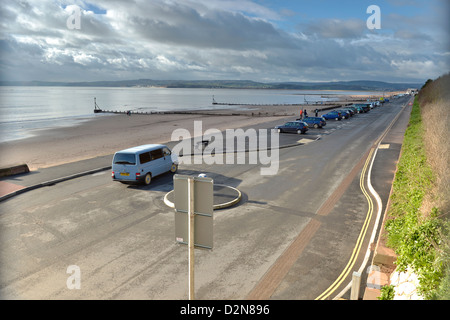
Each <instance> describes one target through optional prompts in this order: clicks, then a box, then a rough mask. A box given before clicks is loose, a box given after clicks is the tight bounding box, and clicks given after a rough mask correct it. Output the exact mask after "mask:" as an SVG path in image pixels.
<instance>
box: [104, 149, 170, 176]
mask: <svg viewBox="0 0 450 320" xmlns="http://www.w3.org/2000/svg"><path fill="white" fill-rule="evenodd" d="M173 156H174V155H172V152H171V150H170V149H169V148H168V147H167V146H165V145H161V144H149V145H143V146H138V147H134V148H129V149H125V150H122V151H118V152H116V153H115V154H114V158H113V161H112V178H113V180H114V181H119V182H122V183H144V184H146V185H149V184H150V182H151V180H152V178H154V177H156V176H158V175H160V174H163V173H166V172H168V171H171V172H172V173H175V172H176V171H177V169H178V162H177V161H176V157H174V158H172V157H173Z"/></svg>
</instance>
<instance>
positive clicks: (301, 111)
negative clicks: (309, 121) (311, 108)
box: [300, 109, 303, 120]
mask: <svg viewBox="0 0 450 320" xmlns="http://www.w3.org/2000/svg"><path fill="white" fill-rule="evenodd" d="M302 119H303V109H300V120H302Z"/></svg>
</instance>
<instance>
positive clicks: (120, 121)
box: [0, 106, 300, 171]
mask: <svg viewBox="0 0 450 320" xmlns="http://www.w3.org/2000/svg"><path fill="white" fill-rule="evenodd" d="M269 109H270V110H269ZM299 109H300V106H296V107H289V108H287V107H284V108H279V109H277V110H276V114H277V115H273V113H274V111H275V110H274V108H251V109H249V110H241V111H239V115H236V110H234V109H229V110H220V111H218V110H216V112H220V113H221V114H219V115H214V114H210V115H203V114H202V112H204V111H205V110H201V111H200V110H192V111H190V112H191V113H189V114H152V115H147V114H142V115H141V114H133V115H131V116H127V115H125V114H110V115H107V116H106V115H105V116H102V117H94V118H92V119H82V120H83V121H80V123H78V124H75V125H73V126H69V127H59V128H58V127H57V128H48V129H44V128H43V129H37V130H35V131H34V132H33V133H34V134H35V135H34V136H31V137H28V138H24V139H19V140H14V141H9V142H1V143H0V150H1V153H0V168H6V167H11V166H15V165H20V164H27V165H28V167H29V169H30V171H36V170H39V169H42V168H48V167H52V166H56V165H61V164H65V163H71V162H76V161H81V160H86V159H91V158H95V157H99V156H105V155H109V154H113V153H114V152H116V151H118V150H122V149H126V148H129V147H132V146H136V145H142V144H149V143H166V142H168V141H171V136H172V132H173V131H174V130H175V129H177V128H184V129H187V130H189V132H193V130H194V121H202V122H203V123H202V126H203V131H206V130H207V129H212V128H214V129H218V130H221V131H223V130H226V129H237V128H242V127H246V126H251V125H257V124H261V123H264V122H270V121H274V120H279V121H280V123H281V122H283V121H285V118H288V117H290V118H292V117H293V116H295V115H296V114H298V111H299ZM255 112H260V113H261V116H252V115H251V114H252V113H255ZM223 113H227V114H226V115H224V114H223Z"/></svg>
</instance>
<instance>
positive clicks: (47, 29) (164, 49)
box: [0, 0, 448, 81]
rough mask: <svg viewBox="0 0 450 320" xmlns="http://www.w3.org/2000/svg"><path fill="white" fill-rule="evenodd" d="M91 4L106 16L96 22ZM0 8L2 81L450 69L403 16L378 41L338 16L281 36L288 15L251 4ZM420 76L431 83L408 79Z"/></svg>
mask: <svg viewBox="0 0 450 320" xmlns="http://www.w3.org/2000/svg"><path fill="white" fill-rule="evenodd" d="M91 4H92V5H93V6H95V7H97V8H101V9H104V10H106V12H105V13H104V14H96V13H95V12H94V11H96V10H94V9H92V5H91ZM70 5H77V6H80V7H81V8H83V11H82V16H81V29H80V30H69V29H68V28H67V25H66V21H67V19H68V17H69V16H70V14H71V13H72V11H71V7H70ZM0 9H1V11H0V18H1V20H0V24H1V27H2V32H1V35H0V50H1V51H0V53H1V55H0V68H1V69H0V74H1V76H2V78H3V79H12V80H32V79H42V80H55V81H58V80H61V81H70V80H71V81H86V80H105V79H112V78H116V79H124V78H128V79H129V78H145V77H152V78H155V77H160V78H164V79H179V78H184V79H188V78H195V79H211V77H214V78H217V79H230V78H236V79H250V80H261V79H266V80H267V81H272V80H273V81H291V80H292V81H295V80H322V81H326V80H330V78H332V79H373V78H374V77H377V79H376V80H391V79H396V80H397V81H401V80H408V79H422V78H423V77H426V78H433V77H435V76H439V75H440V74H439V72H442V71H443V69H444V70H445V68H446V67H447V68H448V64H447V62H448V56H446V55H445V52H448V48H445V49H444V46H443V45H442V44H441V43H440V42H441V41H440V39H436V38H435V37H434V36H433V34H432V33H430V32H431V31H429V30H428V29H427V28H420V26H417V25H415V26H413V25H412V23H413V22H414V21H418V20H415V19H413V18H409V17H403V16H401V15H399V14H396V15H394V14H391V15H388V16H387V19H384V20H383V28H384V29H383V30H380V31H378V32H370V31H368V30H367V28H366V27H365V21H364V20H361V19H359V18H350V19H343V18H339V17H336V18H334V19H320V20H315V21H314V20H313V21H312V22H309V23H308V24H301V25H299V29H298V31H299V32H298V33H295V34H290V33H288V32H286V31H284V30H282V29H281V28H280V27H277V23H278V21H283V19H287V17H289V16H292V14H288V13H289V12H288V11H286V10H288V9H283V10H280V11H279V12H281V13H278V12H277V11H275V10H273V9H269V8H268V7H265V6H264V3H263V2H259V3H256V2H254V1H249V0H245V1H238V0H220V1H219V0H208V1H202V0H172V1H163V0H158V1H156V0H152V1H143V0H135V1H133V2H130V1H120V0H115V1H107V0H98V1H89V4H88V3H87V2H84V1H81V0H76V1H75V0H74V1H71V2H70V3H69V2H68V1H65V2H58V1H54V0H45V1H36V0H29V1H26V0H23V1H20V2H2V3H1V4H0ZM282 14H283V15H282ZM394 18H395V19H394ZM308 21H311V20H308ZM420 21H427V19H426V18H421V19H420ZM432 30H434V29H432ZM423 43H426V44H427V45H426V46H424V45H423ZM430 62H431V64H430ZM53 66H56V67H57V68H56V69H52V71H51V72H45V70H49V69H51V68H52V67H53ZM417 67H420V68H422V70H424V71H426V72H430V74H425V73H422V72H415V71H410V70H409V69H410V68H417ZM30 77H33V78H32V79H30ZM45 77H47V78H45Z"/></svg>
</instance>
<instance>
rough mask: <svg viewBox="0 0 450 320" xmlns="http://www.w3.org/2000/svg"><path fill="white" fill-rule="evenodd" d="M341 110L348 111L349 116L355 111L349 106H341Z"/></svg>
mask: <svg viewBox="0 0 450 320" xmlns="http://www.w3.org/2000/svg"><path fill="white" fill-rule="evenodd" d="M342 110H344V111H347V112H349V113H350V117H353V116H354V115H355V114H356V113H357V112H356V111H355V110H354V109H352V108H350V107H345V108H342Z"/></svg>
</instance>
